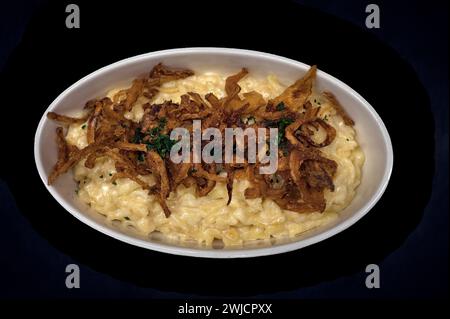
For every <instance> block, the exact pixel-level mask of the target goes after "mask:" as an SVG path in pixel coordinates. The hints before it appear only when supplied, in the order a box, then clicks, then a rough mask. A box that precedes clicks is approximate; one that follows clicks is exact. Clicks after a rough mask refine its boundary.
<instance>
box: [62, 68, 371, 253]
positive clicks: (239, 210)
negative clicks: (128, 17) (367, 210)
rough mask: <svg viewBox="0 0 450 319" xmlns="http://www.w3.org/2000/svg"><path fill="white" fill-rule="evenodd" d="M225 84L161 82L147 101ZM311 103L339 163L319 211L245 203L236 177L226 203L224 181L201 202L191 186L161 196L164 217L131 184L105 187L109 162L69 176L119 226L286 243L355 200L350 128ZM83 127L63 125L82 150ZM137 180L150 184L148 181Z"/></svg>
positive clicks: (268, 89) (203, 77)
mask: <svg viewBox="0 0 450 319" xmlns="http://www.w3.org/2000/svg"><path fill="white" fill-rule="evenodd" d="M225 79H226V76H225V75H219V74H215V73H204V74H200V75H194V76H191V77H189V78H187V79H182V80H177V81H173V82H170V83H166V84H164V85H163V86H162V88H161V90H160V93H158V95H157V96H156V97H155V98H154V99H153V101H152V102H153V103H161V102H163V101H165V100H172V101H174V102H179V100H180V96H181V95H182V94H186V93H187V92H190V91H192V92H197V93H199V94H200V95H205V94H207V93H209V92H212V93H214V94H215V95H216V96H218V97H219V98H220V97H223V96H224V94H225V93H224V86H225ZM239 85H240V86H241V87H242V91H241V92H242V93H244V92H249V91H252V90H255V91H257V92H259V93H261V94H262V95H263V97H264V98H265V99H270V98H273V97H275V96H277V95H279V94H280V93H281V92H283V90H284V89H285V86H283V85H282V84H280V83H279V82H278V80H277V78H276V77H275V76H273V75H269V76H268V77H267V78H262V79H256V78H253V77H251V76H247V77H246V78H244V79H243V80H241V81H240V82H239ZM118 90H119V89H117V90H114V91H111V92H109V94H108V96H109V97H112V96H113V95H114V94H115V93H116V92H117V91H118ZM310 101H311V102H312V103H313V104H314V103H316V104H319V103H320V106H321V111H320V116H321V117H324V118H326V119H327V121H328V123H329V124H331V125H332V126H333V127H334V128H335V129H336V138H335V140H334V141H333V143H331V144H330V145H328V146H326V147H324V148H322V149H321V150H322V151H323V152H324V153H325V154H326V156H327V157H328V158H330V159H333V160H335V161H336V162H337V164H338V168H337V173H336V176H335V178H334V184H335V191H334V192H331V191H326V192H325V198H326V201H327V208H326V210H325V212H324V213H305V214H299V213H296V212H291V211H287V210H283V209H281V208H280V207H279V206H278V205H277V204H276V203H275V202H273V201H272V200H269V199H265V200H263V199H261V198H258V199H246V198H245V196H244V190H245V189H246V188H247V187H248V185H249V182H248V181H245V180H235V182H234V188H233V200H232V202H231V204H230V205H228V206H227V205H226V202H227V198H228V196H227V190H226V187H225V185H224V184H221V183H218V184H217V185H216V187H215V188H214V189H213V190H212V191H211V192H210V193H209V194H208V195H207V196H205V197H196V196H195V189H194V188H192V187H191V188H186V187H184V186H182V185H181V186H179V187H178V189H177V190H176V191H175V192H172V193H171V194H170V196H169V198H168V199H167V205H168V207H169V208H170V210H171V212H172V214H171V216H170V217H169V218H166V217H165V216H164V212H163V210H162V208H161V206H160V205H159V203H158V201H157V200H156V198H155V197H154V196H152V195H149V194H148V192H147V191H145V190H143V189H142V188H141V187H140V186H139V185H138V184H137V183H135V182H134V181H132V180H129V179H127V178H124V179H118V180H117V181H116V183H115V184H113V183H111V176H112V175H113V174H114V173H115V168H114V163H113V161H112V160H111V159H108V158H100V159H98V160H97V162H96V165H95V167H94V168H93V169H88V168H86V167H85V166H84V162H83V161H82V162H80V163H78V164H77V165H76V167H75V168H74V169H73V171H74V177H75V180H76V181H77V182H78V183H79V190H78V196H79V198H80V200H81V201H83V202H84V203H86V204H88V205H90V206H91V207H92V209H93V210H94V211H96V212H98V213H100V214H102V215H104V216H105V218H106V219H107V220H108V221H111V222H113V221H119V222H120V223H119V224H120V226H121V227H128V228H129V227H131V228H132V229H134V230H135V231H136V232H138V233H139V234H142V235H150V234H152V233H153V232H155V231H157V232H160V233H162V234H163V235H164V236H165V237H166V238H168V239H173V240H181V241H186V242H188V241H191V242H192V241H194V242H197V243H198V244H200V245H206V246H210V245H212V243H213V241H214V240H215V239H219V240H222V241H223V243H224V245H225V246H240V245H243V244H245V243H247V242H251V241H255V240H270V239H271V238H280V239H283V238H292V237H295V236H298V235H299V234H301V233H303V232H305V231H308V230H310V229H313V228H316V227H320V226H323V225H326V224H328V223H330V222H332V221H334V220H335V219H336V218H338V213H339V211H341V210H342V209H344V208H345V207H346V206H347V205H348V204H349V203H350V202H351V200H352V199H353V197H354V196H355V192H356V188H357V187H358V185H359V183H360V179H361V168H362V165H363V163H364V154H363V153H362V151H361V149H360V147H359V144H358V142H357V140H356V132H355V130H354V129H353V128H352V127H349V126H346V125H345V124H344V122H343V120H342V118H341V117H340V116H338V115H337V114H336V112H335V111H334V109H333V108H332V107H330V106H329V105H328V104H327V102H326V101H324V100H321V98H320V96H319V95H316V94H313V95H312V96H311V98H310ZM146 102H148V100H146V99H145V98H140V99H139V100H138V102H137V103H136V104H135V105H134V107H133V109H132V110H131V112H129V113H128V114H126V117H127V118H129V119H131V120H133V121H139V120H140V118H141V117H142V115H143V109H142V104H144V103H146ZM83 127H84V126H83V124H81V125H78V124H74V125H72V126H70V128H69V131H68V134H67V136H66V139H67V141H68V143H70V144H73V145H76V146H77V147H79V148H83V147H85V146H86V145H87V141H86V129H85V128H83ZM141 178H143V179H144V180H146V181H147V182H149V183H150V184H154V180H153V177H152V176H143V177H141Z"/></svg>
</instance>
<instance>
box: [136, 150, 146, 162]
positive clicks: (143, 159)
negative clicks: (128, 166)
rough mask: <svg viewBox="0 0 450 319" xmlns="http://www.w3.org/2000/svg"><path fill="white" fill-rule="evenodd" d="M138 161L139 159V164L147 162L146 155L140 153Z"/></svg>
mask: <svg viewBox="0 0 450 319" xmlns="http://www.w3.org/2000/svg"><path fill="white" fill-rule="evenodd" d="M137 159H138V161H139V162H143V161H145V155H144V153H143V152H140V153H139V154H138V155H137Z"/></svg>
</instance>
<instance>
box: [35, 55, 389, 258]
mask: <svg viewBox="0 0 450 319" xmlns="http://www.w3.org/2000/svg"><path fill="white" fill-rule="evenodd" d="M159 62H163V63H165V64H167V65H170V66H178V67H184V68H190V69H193V70H194V71H197V72H202V71H218V72H226V73H227V74H228V73H232V72H236V71H238V70H239V69H240V68H241V67H243V66H245V67H247V68H248V69H249V71H250V73H251V74H252V75H254V76H265V75H267V74H269V73H274V74H276V75H277V76H278V77H279V79H280V80H281V81H282V82H283V83H288V84H289V83H291V82H293V81H294V80H296V79H298V78H299V77H301V76H302V75H303V74H304V73H305V72H306V70H307V69H308V68H309V66H308V65H306V64H304V63H301V62H297V61H294V60H291V59H287V58H283V57H280V56H276V55H272V54H267V53H262V52H256V51H248V50H240V49H226V48H184V49H174V50H165V51H158V52H151V53H147V54H143V55H139V56H135V57H132V58H129V59H125V60H122V61H119V62H117V63H114V64H111V65H108V66H106V67H104V68H101V69H99V70H97V71H95V72H93V73H91V74H89V75H88V76H86V77H84V78H83V79H81V80H79V81H78V82H76V83H75V84H73V85H72V86H71V87H69V88H68V89H67V90H65V91H64V92H63V93H61V95H59V96H58V97H57V98H56V99H55V100H54V101H53V103H52V104H51V105H50V106H49V107H48V108H47V110H46V111H45V112H44V114H43V115H42V118H41V121H40V122H39V126H38V128H37V131H36V136H35V145H34V156H35V160H36V166H37V169H38V171H39V175H40V177H41V179H42V181H43V182H44V185H45V187H47V189H48V191H49V192H50V193H51V194H52V196H53V197H54V198H55V199H56V200H57V201H58V202H59V203H60V204H61V205H62V206H63V207H64V208H65V209H66V210H67V211H69V212H70V213H71V214H72V215H73V216H75V217H76V218H78V219H79V220H81V221H82V222H83V223H85V224H87V225H89V226H91V227H93V228H94V229H96V230H98V231H100V232H102V233H104V234H107V235H109V236H111V237H114V238H116V239H119V240H121V241H124V242H127V243H129V244H133V245H136V246H140V247H144V248H147V249H152V250H157V251H161V252H166V253H171V254H179V255H187V256H195V257H211V258H237V257H255V256H263V255H271V254H278V253H282V252H287V251H292V250H296V249H299V248H302V247H305V246H308V245H311V244H314V243H317V242H319V241H322V240H324V239H326V238H329V237H331V236H333V235H335V234H337V233H339V232H341V231H343V230H344V229H346V228H347V227H349V226H351V225H353V224H354V223H355V222H356V221H358V220H359V219H360V218H361V217H363V216H364V215H365V214H367V213H368V212H369V210H370V209H371V208H372V207H373V206H374V205H375V203H376V202H377V201H378V200H379V199H380V197H381V195H382V194H383V192H384V190H385V188H386V186H387V184H388V181H389V178H390V175H391V171H392V165H393V152H392V145H391V141H390V138H389V134H388V132H387V130H386V127H385V126H384V124H383V122H382V120H381V119H380V117H379V116H378V114H377V113H376V112H375V110H374V109H373V108H372V106H370V104H369V103H368V102H367V101H366V100H364V98H363V97H361V96H360V95H359V94H358V93H357V92H355V91H354V90H353V89H351V88H350V87H349V86H347V85H346V84H344V83H343V82H341V81H339V80H338V79H336V78H334V77H332V76H331V75H329V74H327V73H325V72H322V71H318V73H317V86H318V88H319V89H320V90H323V89H326V90H329V91H331V92H333V93H334V94H335V95H336V97H337V98H338V99H339V101H340V102H341V104H342V105H344V107H345V109H346V110H347V112H348V113H349V114H350V116H351V117H352V118H353V119H354V120H355V122H356V126H355V128H356V131H357V138H358V141H359V143H360V145H361V147H362V149H363V151H364V154H365V157H366V161H365V164H364V167H363V174H362V180H361V185H360V186H359V187H358V189H357V195H356V197H355V198H354V200H353V201H352V203H351V204H350V205H349V206H348V207H347V208H346V209H345V210H344V211H342V212H341V214H340V218H339V219H338V220H337V221H336V222H335V223H332V224H330V225H328V226H326V227H323V228H318V229H315V230H313V231H310V232H307V233H305V234H304V235H302V236H300V237H298V238H296V239H295V240H292V241H289V242H284V243H278V244H275V245H273V246H269V247H267V246H263V247H259V246H254V245H253V246H251V247H244V248H239V249H236V248H233V249H207V248H201V247H192V246H191V247H188V246H184V245H177V244H174V243H169V242H165V241H164V240H163V241H161V240H159V241H155V240H150V239H146V238H142V237H138V236H136V235H133V234H131V233H125V232H122V231H121V230H119V229H118V228H115V227H113V226H110V225H108V224H106V223H105V222H104V221H103V219H102V218H100V217H99V216H97V215H98V214H93V213H92V212H90V211H89V210H88V209H87V208H86V207H85V206H84V205H82V204H80V203H79V202H78V201H77V200H76V198H75V197H74V190H75V187H76V183H75V182H74V180H73V178H72V176H71V174H65V175H64V176H61V177H60V178H59V179H58V180H57V182H56V183H55V184H54V185H52V186H48V185H47V176H48V174H49V172H50V170H51V168H52V166H53V164H54V163H55V161H56V155H57V154H56V149H57V148H56V142H55V127H56V124H55V123H54V122H52V121H50V120H48V119H47V118H46V113H47V112H49V111H55V112H57V113H62V114H71V113H73V112H74V111H77V110H79V109H80V108H81V106H83V105H84V104H85V102H86V101H88V100H90V99H92V98H96V97H101V96H104V95H105V93H106V92H107V91H108V90H110V89H112V88H114V87H117V86H118V85H123V84H125V83H129V82H130V81H131V80H132V79H133V78H135V77H137V76H139V75H142V74H144V73H146V72H148V71H149V70H150V69H151V68H152V67H153V66H154V65H155V64H157V63H159ZM319 69H320V65H319ZM55 227H56V226H55ZM356 227H357V226H356ZM80 229H81V228H80Z"/></svg>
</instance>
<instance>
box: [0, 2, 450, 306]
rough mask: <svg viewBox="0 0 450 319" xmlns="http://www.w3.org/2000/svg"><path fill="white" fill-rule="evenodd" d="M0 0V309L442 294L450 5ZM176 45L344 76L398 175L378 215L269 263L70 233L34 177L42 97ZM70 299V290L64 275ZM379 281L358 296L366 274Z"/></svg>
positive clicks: (66, 219) (68, 219) (71, 223)
mask: <svg viewBox="0 0 450 319" xmlns="http://www.w3.org/2000/svg"><path fill="white" fill-rule="evenodd" d="M74 2H75V3H77V4H78V5H79V6H80V11H81V28H80V29H71V30H69V29H66V27H65V24H64V21H65V18H66V13H65V6H66V5H67V4H68V3H70V2H65V1H61V2H58V3H53V2H48V1H43V0H33V1H23V0H16V1H3V2H2V3H1V4H0V69H1V71H2V73H1V78H0V81H1V82H0V88H1V98H2V101H1V107H2V110H3V113H2V125H1V130H2V132H1V133H2V135H1V136H2V137H3V138H2V146H3V147H2V148H1V159H0V161H1V166H0V167H1V175H0V213H1V225H2V228H1V231H0V252H1V253H0V297H6V298H11V297H12V298H17V297H31V298H36V297H38V298H47V297H64V298H71V297H103V298H108V297H113V298H134V297H138V298H191V297H200V296H201V297H207V296H213V297H214V296H216V297H217V296H226V297H235V296H247V297H256V298H262V297H264V298H386V297H387V298H391V297H394V298H411V297H414V298H421V297H422V298H423V297H448V197H447V196H448V105H449V104H448V4H447V2H446V1H395V2H394V1H376V3H377V4H378V5H379V7H380V11H381V28H380V29H370V30H369V29H367V28H366V27H365V23H364V22H365V18H366V15H367V14H366V13H365V7H366V5H367V4H369V3H371V2H369V1H367V2H366V1H356V0H352V1H339V2H337V1H312V0H311V1H296V2H286V3H285V2H279V1H274V2H272V3H266V2H262V1H260V2H258V4H257V5H253V4H251V3H250V2H246V5H245V6H243V4H242V3H240V4H239V3H234V2H233V1H224V2H222V3H216V2H212V1H210V2H208V3H204V4H201V3H198V2H186V1H185V2H182V3H175V2H171V1H165V2H163V3H159V4H156V2H155V3H154V2H153V1H148V2H147V1H146V2H144V1H142V2H141V1H139V2H133V1H127V2H124V3H122V4H121V5H119V4H117V5H116V4H112V3H110V4H108V3H102V2H98V1H95V3H96V4H95V5H94V4H93V1H91V2H87V1H74ZM187 46H222V47H236V48H247V49H254V50H260V51H265V52H270V53H275V54H279V55H283V56H287V57H290V58H293V59H296V60H299V61H302V62H305V63H308V64H313V63H316V64H318V65H319V68H321V69H323V70H324V71H326V72H328V73H330V74H332V75H334V76H336V77H337V78H339V79H341V80H343V81H344V82H346V83H347V84H349V85H350V86H351V87H353V88H354V89H355V90H357V91H358V92H359V93H361V94H362V95H363V96H364V97H365V98H366V99H367V100H368V101H369V103H371V104H372V105H373V106H374V108H375V109H376V110H377V112H378V113H379V114H380V115H381V117H382V118H383V120H384V122H385V124H386V126H387V128H388V130H389V133H390V135H391V138H392V142H393V146H394V153H395V154H394V158H395V159H394V161H395V164H394V172H393V176H392V179H391V182H390V184H389V186H388V189H387V191H386V193H385V195H384V196H383V198H382V200H381V201H380V202H379V203H378V204H377V205H376V207H375V208H374V209H373V210H372V211H371V212H370V213H369V214H368V215H367V216H366V217H364V218H363V219H362V220H361V221H360V222H358V223H357V224H356V225H355V226H353V227H351V228H350V229H348V230H347V231H345V232H343V233H341V234H339V235H337V236H335V237H333V238H331V239H329V240H327V241H325V242H322V243H319V244H316V245H314V246H312V247H308V248H305V249H302V250H301V251H297V252H292V253H287V254H283V255H279V256H272V257H262V258H254V259H244V260H220V261H218V260H205V259H195V258H188V257H179V256H169V255H164V254H161V253H155V252H150V251H146V250H144V249H140V248H137V247H132V246H130V245H127V244H124V243H121V242H118V241H116V240H114V239H111V238H109V237H106V236H104V235H102V234H100V233H97V232H96V231H94V230H92V229H90V228H89V227H88V226H85V225H83V224H81V223H80V222H79V221H77V220H76V219H75V218H73V217H72V216H71V215H70V214H68V213H67V212H66V211H64V209H62V208H61V207H60V206H59V205H58V204H57V202H56V201H55V200H53V198H52V197H51V196H50V194H48V192H47V191H46V190H45V188H44V186H43V185H42V183H41V181H40V180H39V178H38V176H37V172H36V169H35V164H34V157H33V138H34V132H35V130H36V126H37V123H38V121H39V119H40V117H41V115H42V113H43V112H44V110H45V109H46V108H47V106H48V105H49V104H50V103H51V101H52V100H53V99H54V98H55V97H56V96H57V95H58V94H59V93H61V92H62V91H63V90H64V89H65V88H67V87H68V86H69V85H71V84H72V83H74V82H75V81H76V80H78V79H80V78H81V77H83V76H85V75H86V74H88V73H90V72H92V71H94V70H96V69H98V68H99V67H101V66H105V65H107V64H109V63H112V62H115V61H117V60H120V59H122V58H126V57H129V56H133V55H137V54H140V53H145V52H149V51H155V50H159V49H168V48H176V47H187ZM71 263H75V264H78V265H79V266H80V269H81V288H80V289H72V290H69V289H67V288H66V287H65V284H64V280H65V276H66V274H65V267H66V265H67V264H71ZM371 263H376V264H378V265H379V266H380V269H381V288H380V289H377V290H375V289H372V290H369V289H367V288H366V287H365V284H364V281H365V277H366V273H365V272H364V270H365V267H366V265H368V264H371Z"/></svg>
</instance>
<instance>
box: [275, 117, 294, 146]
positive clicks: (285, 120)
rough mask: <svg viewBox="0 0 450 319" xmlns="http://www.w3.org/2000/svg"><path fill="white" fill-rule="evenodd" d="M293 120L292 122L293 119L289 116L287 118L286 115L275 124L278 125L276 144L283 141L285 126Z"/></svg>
mask: <svg viewBox="0 0 450 319" xmlns="http://www.w3.org/2000/svg"><path fill="white" fill-rule="evenodd" d="M293 122H294V120H293V119H291V118H288V117H284V118H281V119H280V120H279V121H278V124H277V126H278V139H277V142H278V145H281V143H282V142H284V134H285V130H286V127H288V126H289V125H291V124H292V123H293Z"/></svg>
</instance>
